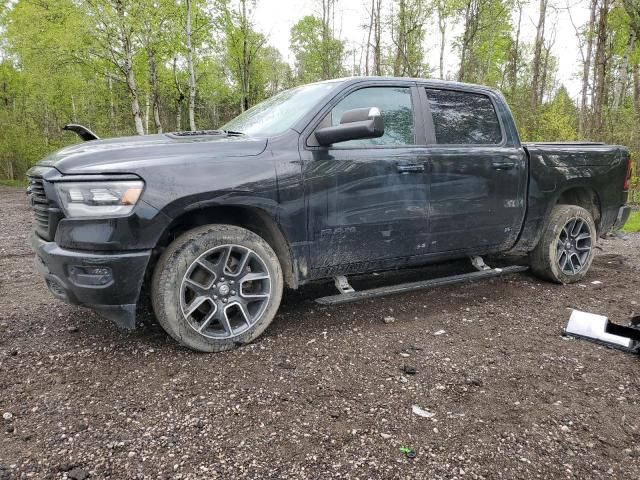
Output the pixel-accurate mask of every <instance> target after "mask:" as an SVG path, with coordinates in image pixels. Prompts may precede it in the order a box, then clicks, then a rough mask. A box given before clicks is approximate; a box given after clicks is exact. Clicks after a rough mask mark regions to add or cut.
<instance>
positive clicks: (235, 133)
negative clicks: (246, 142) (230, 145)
mask: <svg viewBox="0 0 640 480" xmlns="http://www.w3.org/2000/svg"><path fill="white" fill-rule="evenodd" d="M220 131H221V132H224V133H225V134H226V135H227V136H228V137H246V136H247V134H246V133H243V132H238V131H236V130H220Z"/></svg>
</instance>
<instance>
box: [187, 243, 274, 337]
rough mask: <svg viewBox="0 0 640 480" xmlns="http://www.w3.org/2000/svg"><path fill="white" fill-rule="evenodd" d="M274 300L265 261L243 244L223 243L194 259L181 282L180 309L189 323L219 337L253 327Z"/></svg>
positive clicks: (239, 332) (232, 334)
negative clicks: (270, 301) (271, 300)
mask: <svg viewBox="0 0 640 480" xmlns="http://www.w3.org/2000/svg"><path fill="white" fill-rule="evenodd" d="M270 299H271V275H270V274H269V269H268V268H267V264H266V263H265V261H264V260H263V259H262V258H260V256H259V255H258V254H257V253H256V252H254V251H253V250H251V249H249V248H247V247H243V246H241V245H233V244H230V245H221V246H218V247H215V248H212V249H210V250H208V251H206V252H205V253H203V254H202V255H200V256H199V257H198V258H197V259H196V260H194V261H193V262H192V263H191V265H190V266H189V268H187V271H186V272H185V274H184V277H183V279H182V283H181V285H180V308H181V310H182V315H183V317H184V319H185V320H186V321H187V323H188V324H189V326H190V327H191V328H192V329H193V330H195V331H196V332H197V333H199V334H200V335H203V336H204V337H207V338H212V339H216V340H226V339H230V338H234V337H237V336H238V335H241V334H243V333H245V332H246V331H247V330H249V329H250V328H251V327H253V326H254V325H255V324H256V323H257V322H258V321H259V320H260V318H261V317H262V315H263V314H264V312H265V310H266V308H267V306H268V304H269V300H270Z"/></svg>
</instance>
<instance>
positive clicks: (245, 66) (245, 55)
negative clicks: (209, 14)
mask: <svg viewBox="0 0 640 480" xmlns="http://www.w3.org/2000/svg"><path fill="white" fill-rule="evenodd" d="M241 5H242V20H241V21H242V26H241V29H242V78H241V80H242V86H241V88H242V105H241V109H242V111H243V112H244V111H245V110H247V109H248V108H249V68H250V66H251V65H250V63H249V62H250V61H251V59H250V58H249V48H248V44H247V42H248V39H247V36H248V35H249V28H248V25H247V2H246V0H241Z"/></svg>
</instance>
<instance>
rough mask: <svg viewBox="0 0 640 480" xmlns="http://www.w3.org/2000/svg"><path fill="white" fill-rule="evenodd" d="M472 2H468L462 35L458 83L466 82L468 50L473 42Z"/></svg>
mask: <svg viewBox="0 0 640 480" xmlns="http://www.w3.org/2000/svg"><path fill="white" fill-rule="evenodd" d="M471 22H472V15H471V0H469V1H468V2H467V6H466V7H465V12H464V34H463V35H462V50H461V52H460V69H459V70H458V81H460V82H464V81H465V79H466V64H467V49H468V48H469V43H470V42H471Z"/></svg>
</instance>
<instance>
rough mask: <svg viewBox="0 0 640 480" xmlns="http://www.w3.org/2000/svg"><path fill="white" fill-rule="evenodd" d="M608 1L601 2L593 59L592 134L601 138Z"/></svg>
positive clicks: (605, 72) (604, 92)
mask: <svg viewBox="0 0 640 480" xmlns="http://www.w3.org/2000/svg"><path fill="white" fill-rule="evenodd" d="M609 5H610V0H603V2H602V6H601V7H600V15H599V19H598V30H597V36H596V57H595V66H594V67H595V75H594V83H595V89H594V90H595V91H594V97H593V125H592V127H593V129H592V131H593V134H594V135H596V136H597V137H598V138H602V133H603V132H602V127H603V125H604V123H603V110H604V106H605V104H606V100H607V99H606V97H607V95H606V93H607V92H606V87H607V85H606V79H607V67H608V58H607V38H608V32H607V25H608V20H609Z"/></svg>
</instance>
